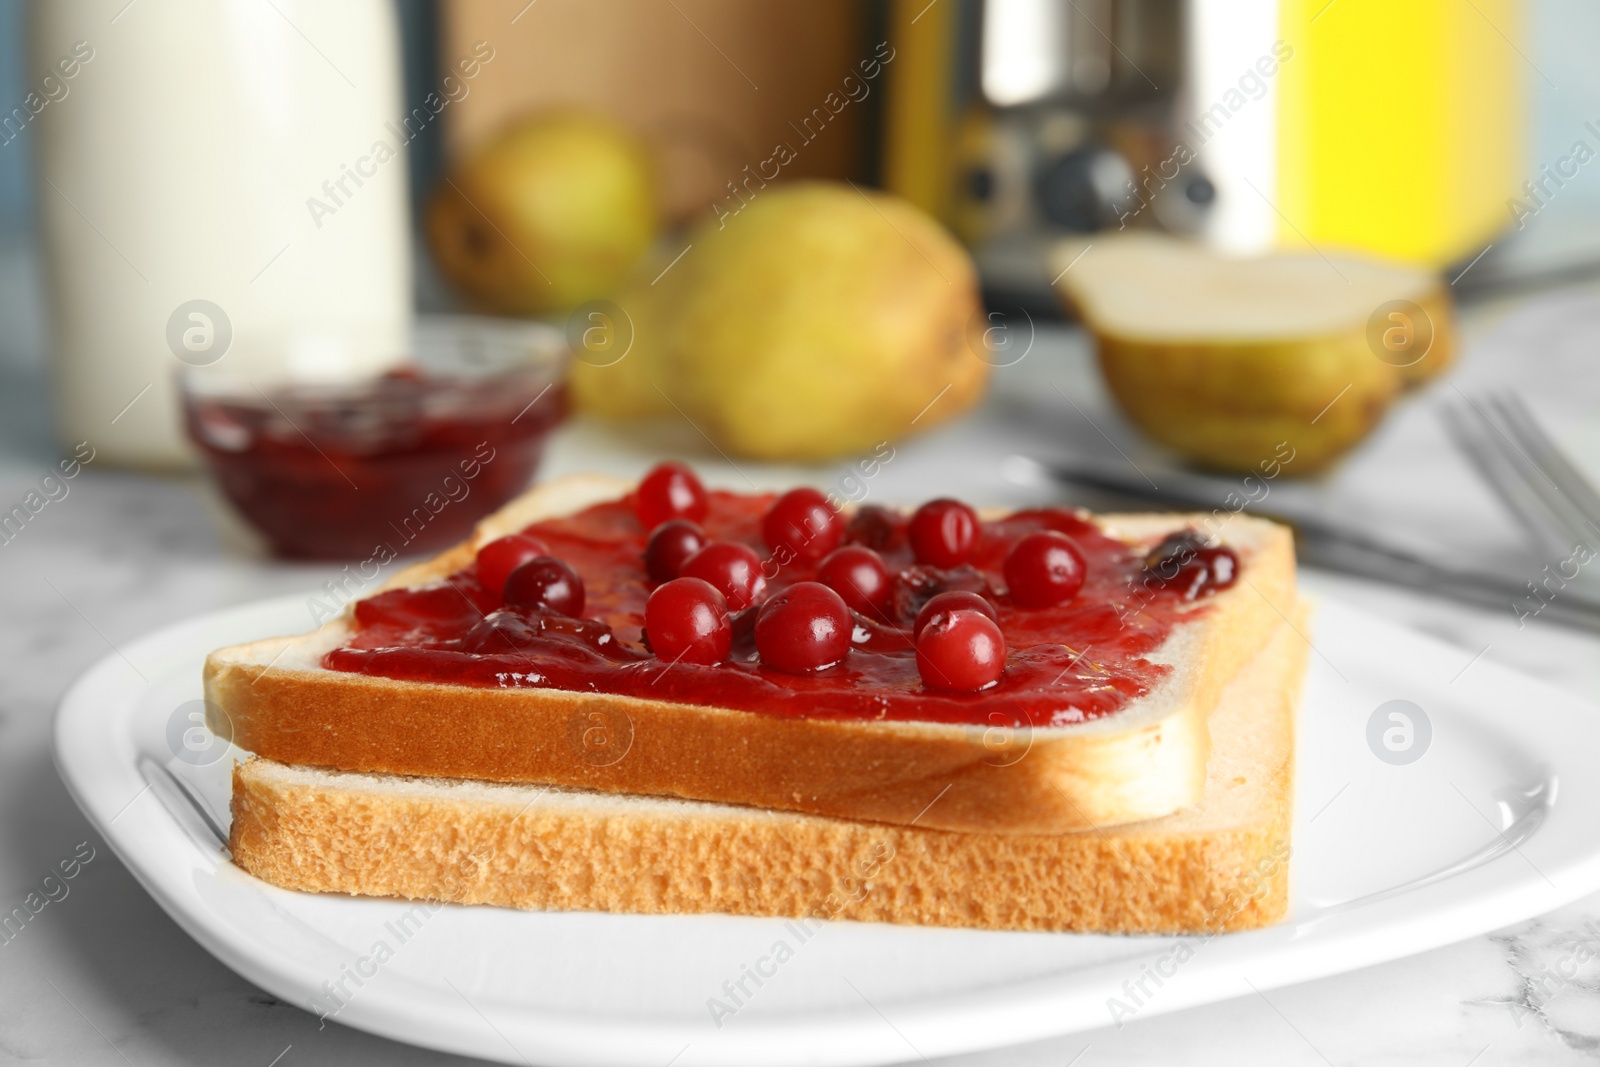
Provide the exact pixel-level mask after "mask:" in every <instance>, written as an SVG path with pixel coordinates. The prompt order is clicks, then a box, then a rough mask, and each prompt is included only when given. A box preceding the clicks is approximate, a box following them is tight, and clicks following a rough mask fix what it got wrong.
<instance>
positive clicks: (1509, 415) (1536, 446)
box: [1496, 392, 1600, 534]
mask: <svg viewBox="0 0 1600 1067" xmlns="http://www.w3.org/2000/svg"><path fill="white" fill-rule="evenodd" d="M1496 406H1497V407H1498V408H1499V410H1500V413H1501V417H1502V418H1503V419H1504V420H1505V422H1506V425H1507V428H1508V429H1510V430H1511V433H1512V435H1513V436H1514V437H1516V438H1518V439H1519V441H1520V442H1521V444H1522V447H1523V448H1524V449H1525V450H1526V451H1527V453H1528V455H1529V457H1530V458H1531V459H1532V460H1533V462H1534V463H1535V464H1536V465H1537V466H1538V467H1539V469H1540V471H1541V472H1542V473H1543V474H1544V475H1545V477H1546V478H1548V479H1549V481H1550V483H1551V484H1552V485H1553V486H1554V487H1555V488H1556V489H1557V490H1559V491H1560V492H1561V493H1562V494H1563V495H1564V496H1565V497H1566V499H1567V501H1568V502H1569V503H1570V505H1571V506H1572V508H1573V510H1574V511H1576V512H1577V513H1578V514H1579V515H1580V516H1581V517H1582V520H1583V524H1584V525H1585V526H1587V527H1588V528H1589V531H1590V532H1591V533H1594V534H1600V493H1597V492H1596V491H1595V488H1594V486H1593V485H1592V484H1590V482H1589V480H1588V479H1587V478H1586V477H1584V475H1583V472H1582V471H1580V470H1579V469H1578V468H1577V466H1576V465H1574V464H1573V462H1572V460H1570V459H1568V458H1567V454H1566V453H1565V452H1563V451H1561V448H1560V446H1559V445H1557V444H1556V443H1555V441H1554V440H1553V439H1552V438H1551V437H1550V435H1549V434H1548V433H1547V432H1546V431H1545V429H1544V427H1543V426H1541V425H1540V424H1539V420H1538V418H1537V417H1535V415H1534V414H1533V411H1532V410H1531V409H1529V407H1528V405H1527V403H1526V402H1524V401H1523V399H1522V397H1521V396H1519V395H1518V394H1516V393H1514V392H1512V393H1507V394H1505V395H1504V396H1503V397H1501V398H1499V402H1498V404H1497V405H1496Z"/></svg>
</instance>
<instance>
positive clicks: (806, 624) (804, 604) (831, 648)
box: [756, 582, 854, 674]
mask: <svg viewBox="0 0 1600 1067" xmlns="http://www.w3.org/2000/svg"><path fill="white" fill-rule="evenodd" d="M853 626H854V624H853V622H852V621H851V618H850V609H849V608H847V607H845V605H844V601H843V600H842V599H840V597H839V594H838V593H835V592H834V591H833V590H832V589H829V588H828V587H827V586H825V585H823V584H822V583H821V582H796V583H795V584H794V585H791V586H790V587H789V588H787V589H785V590H783V591H782V592H780V593H778V594H777V595H776V596H774V597H773V598H772V599H771V600H769V601H767V602H766V603H765V604H763V605H761V614H760V615H758V616H757V617H756V652H758V653H759V654H760V656H761V662H762V664H763V665H764V666H767V667H774V668H776V669H778V670H780V671H788V672H789V673H790V674H804V673H805V672H807V671H819V670H822V669H823V668H824V667H831V666H833V665H834V664H835V663H838V662H839V661H840V660H842V659H844V657H845V654H846V653H848V652H849V651H850V631H851V630H852V628H853Z"/></svg>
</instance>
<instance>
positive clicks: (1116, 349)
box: [1052, 233, 1454, 474]
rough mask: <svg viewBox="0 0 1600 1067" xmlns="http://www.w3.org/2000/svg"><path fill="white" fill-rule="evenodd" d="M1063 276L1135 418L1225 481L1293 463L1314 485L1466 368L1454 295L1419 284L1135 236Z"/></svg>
mask: <svg viewBox="0 0 1600 1067" xmlns="http://www.w3.org/2000/svg"><path fill="white" fill-rule="evenodd" d="M1086 246H1087V248H1086ZM1052 260H1053V261H1054V265H1053V267H1052V270H1053V271H1055V272H1056V273H1057V274H1058V275H1059V280H1058V282H1057V289H1058V292H1059V293H1060V295H1061V297H1062V299H1063V300H1064V301H1066V303H1067V304H1068V305H1069V306H1070V307H1071V308H1072V309H1073V310H1074V311H1075V312H1076V313H1077V314H1078V316H1079V317H1080V318H1081V319H1082V321H1083V323H1084V325H1085V326H1086V327H1087V328H1088V329H1089V330H1090V332H1091V333H1092V334H1093V335H1094V338H1095V342H1096V349H1097V352H1098V355H1099V360H1100V367H1101V371H1102V372H1103V373H1104V375H1105V380H1106V384H1107V385H1108V386H1109V388H1110V390H1111V393H1112V395H1113V396H1114V397H1115V398H1116V400H1117V403H1118V404H1119V405H1120V406H1121V407H1122V409H1123V411H1124V412H1125V413H1126V414H1127V415H1128V417H1129V418H1130V419H1132V420H1133V421H1134V422H1135V423H1136V424H1137V425H1138V426H1139V427H1140V428H1142V429H1143V430H1144V431H1145V432H1146V433H1148V434H1149V435H1150V436H1151V437H1153V438H1154V439H1156V440H1157V441H1160V442H1161V443H1163V444H1165V445H1168V446H1169V447H1171V448H1174V449H1176V450H1177V451H1179V452H1181V453H1183V454H1184V455H1186V456H1188V457H1190V458H1191V459H1193V460H1195V461H1197V462H1199V463H1202V464H1204V465H1207V466H1211V467H1217V468H1220V469H1223V470H1235V471H1242V470H1257V469H1259V468H1260V467H1261V465H1262V463H1264V462H1269V461H1272V460H1274V459H1275V458H1276V459H1279V460H1281V458H1282V455H1283V453H1284V452H1286V451H1287V450H1288V449H1292V450H1293V453H1294V456H1295V458H1294V460H1293V461H1292V463H1290V464H1288V465H1286V467H1285V469H1286V470H1288V471H1289V472H1290V473H1293V474H1310V473H1314V472H1315V471H1317V470H1320V469H1322V468H1323V467H1326V466H1327V465H1328V464H1329V463H1331V462H1332V461H1333V460H1334V459H1336V458H1337V457H1338V456H1340V455H1342V454H1343V453H1344V452H1345V451H1347V450H1348V449H1350V448H1351V447H1353V446H1354V445H1355V444H1356V443H1357V442H1359V441H1360V440H1361V439H1362V438H1363V437H1365V436H1366V435H1367V434H1368V433H1369V432H1370V431H1371V430H1372V428H1373V427H1374V426H1376V425H1377V423H1378V422H1379V420H1380V419H1382V417H1383V415H1384V413H1385V412H1386V411H1387V410H1388V408H1389V405H1390V403H1392V401H1393V400H1394V397H1395V396H1396V395H1397V394H1398V393H1399V392H1400V390H1401V389H1403V388H1405V387H1406V386H1408V385H1412V384H1415V383H1417V382H1421V381H1423V380H1425V379H1426V378H1428V377H1431V376H1432V375H1434V374H1437V373H1438V372H1439V371H1441V370H1443V369H1444V368H1445V367H1446V366H1448V365H1449V363H1450V361H1451V359H1452V358H1453V356H1454V327H1453V323H1452V312H1451V304H1450V297H1449V290H1448V289H1447V287H1446V286H1444V284H1443V283H1442V282H1441V281H1440V279H1439V278H1438V277H1437V276H1436V275H1434V274H1431V273H1429V272H1427V271H1424V270H1420V269H1417V268H1412V267H1407V266H1401V265H1396V264H1390V263H1385V262H1381V261H1378V260H1374V259H1370V258H1366V257H1362V256H1356V255H1352V254H1348V253H1331V252H1330V253H1327V254H1325V255H1324V254H1317V253H1307V254H1303V255H1302V254H1297V253H1277V254H1271V255H1264V256H1255V257H1249V258H1236V257H1229V256H1225V255H1222V254H1220V253H1217V252H1214V251H1212V250H1210V249H1207V248H1205V247H1203V246H1201V245H1198V244H1195V243H1193V242H1190V241H1186V240H1183V239H1181V238H1176V237H1167V236H1163V235H1158V234H1132V233H1130V234H1123V235H1117V236H1114V237H1096V238H1093V239H1092V240H1091V241H1084V240H1081V239H1074V240H1071V241H1065V242H1062V243H1061V244H1059V245H1058V246H1057V247H1056V248H1055V249H1054V250H1053V253H1052ZM1069 264H1070V269H1068V268H1069ZM1285 443H1286V444H1287V449H1285V448H1284V447H1283V446H1284V445H1285Z"/></svg>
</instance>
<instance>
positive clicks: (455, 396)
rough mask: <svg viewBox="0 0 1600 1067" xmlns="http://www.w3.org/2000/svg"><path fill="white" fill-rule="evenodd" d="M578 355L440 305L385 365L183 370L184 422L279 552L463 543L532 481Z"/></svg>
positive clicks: (354, 551)
mask: <svg viewBox="0 0 1600 1067" xmlns="http://www.w3.org/2000/svg"><path fill="white" fill-rule="evenodd" d="M566 360H567V346H566V340H565V338H564V337H563V336H562V334H561V332H560V331H559V330H556V329H554V328H553V327H549V326H546V325H544V324H541V323H534V322H525V321H517V320H510V319H485V318H475V317H470V316H430V317H424V318H422V319H419V320H418V323H417V325H416V328H415V332H414V336H413V342H412V346H411V354H410V356H409V358H408V359H407V360H406V361H405V362H403V363H401V364H399V365H398V366H396V367H395V368H394V369H391V370H389V371H388V372H386V373H384V374H381V375H378V376H376V377H373V376H365V377H362V378H359V379H356V380H348V379H335V380H327V379H326V377H325V376H316V375H311V376H307V375H304V374H301V375H299V376H292V375H291V376H289V377H287V378H285V377H284V376H283V375H282V374H281V373H280V374H274V375H270V376H269V375H265V374H260V375H256V374H250V373H247V372H245V371H244V370H232V371H230V370H223V369H222V367H221V365H219V366H218V367H206V368H196V369H194V370H189V371H185V372H184V374H183V375H182V378H181V390H182V395H183V413H184V423H185V428H186V430H187V432H188V435H189V439H190V440H191V441H193V442H194V443H195V445H196V446H197V447H198V448H199V450H200V452H201V454H202V455H203V456H204V458H205V461H206V465H207V466H208V468H209V469H210V472H211V475H212V477H213V479H214V480H215V481H216V484H217V486H218V488H219V489H220V490H221V492H222V495H223V496H224V497H226V498H227V500H228V501H229V503H230V504H231V505H232V506H233V508H234V509H235V510H236V511H237V512H238V513H239V514H240V515H242V516H243V517H244V518H245V519H246V520H247V521H248V522H249V523H250V525H252V526H253V527H255V528H256V530H258V531H259V532H260V533H261V534H262V535H263V536H264V537H265V538H266V540H267V543H268V545H269V546H270V547H271V549H272V550H273V551H274V552H275V553H277V554H279V555H282V556H289V557H296V558H310V559H343V560H368V559H372V560H375V561H376V562H378V563H383V562H387V561H388V560H390V559H393V558H395V557H397V556H402V555H409V554H413V553H418V552H433V551H437V550H438V549H440V548H443V547H445V546H447V545H450V544H453V543H454V542H456V541H459V540H461V539H462V538H463V537H465V536H466V535H467V534H468V533H469V532H470V531H471V530H472V527H473V525H474V524H475V523H476V522H477V521H478V520H479V519H481V518H482V517H483V516H485V515H487V514H488V513H489V512H491V511H493V510H494V509H495V508H497V507H499V506H500V505H501V504H504V503H505V502H506V501H507V500H510V499H511V498H512V497H514V496H516V495H517V493H519V492H521V491H522V490H523V489H524V488H526V487H527V485H528V483H529V482H530V481H532V479H533V476H534V473H535V471H536V470H537V469H538V466H539V461H540V459H541V458H542V457H543V453H544V445H545V439H546V437H547V436H548V435H549V433H550V431H551V429H552V428H553V427H555V425H556V424H557V423H559V422H560V421H561V419H562V418H563V417H564V416H565V414H566V390H565V387H564V385H563V384H562V375H563V372H564V370H565V365H566ZM290 362H291V363H292V362H293V361H292V360H291V361H290Z"/></svg>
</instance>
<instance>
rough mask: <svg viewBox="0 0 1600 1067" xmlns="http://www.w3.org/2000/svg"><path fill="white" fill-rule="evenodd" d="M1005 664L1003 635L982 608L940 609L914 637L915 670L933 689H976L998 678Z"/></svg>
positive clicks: (963, 690) (924, 682)
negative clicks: (973, 609)
mask: <svg viewBox="0 0 1600 1067" xmlns="http://www.w3.org/2000/svg"><path fill="white" fill-rule="evenodd" d="M1005 666H1006V641H1005V638H1004V637H1003V636H1001V634H1000V627H999V626H996V625H995V623H994V620H993V619H991V618H989V617H988V616H987V615H984V614H982V613H981V612H977V611H969V610H964V609H957V610H955V611H941V612H939V613H938V614H936V615H934V616H933V618H931V619H929V620H928V623H927V625H926V626H924V627H923V629H922V633H921V634H920V635H918V637H917V673H918V674H920V675H922V684H923V685H925V686H928V687H930V688H933V689H954V690H958V691H960V692H966V693H975V692H977V691H978V690H980V689H987V688H989V686H991V685H993V684H994V683H995V682H998V681H999V680H1000V675H1001V674H1002V673H1003V672H1004V671H1005Z"/></svg>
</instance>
